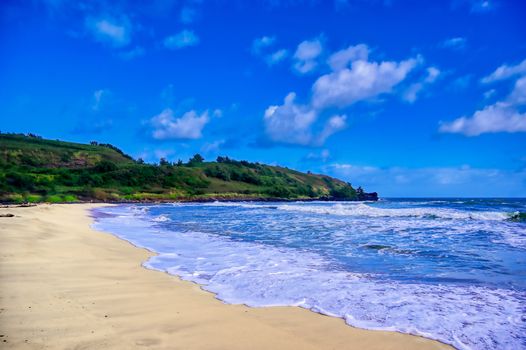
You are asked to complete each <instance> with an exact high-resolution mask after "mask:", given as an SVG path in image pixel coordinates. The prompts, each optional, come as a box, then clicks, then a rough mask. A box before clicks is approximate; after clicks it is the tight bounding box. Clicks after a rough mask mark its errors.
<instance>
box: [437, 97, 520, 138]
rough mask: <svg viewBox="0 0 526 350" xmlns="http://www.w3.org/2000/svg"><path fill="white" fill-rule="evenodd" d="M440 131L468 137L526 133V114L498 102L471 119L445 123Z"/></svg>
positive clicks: (465, 118) (476, 113) (463, 118)
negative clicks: (486, 134)
mask: <svg viewBox="0 0 526 350" xmlns="http://www.w3.org/2000/svg"><path fill="white" fill-rule="evenodd" d="M439 131H440V132H444V133H459V134H464V135H466V136H478V135H480V134H485V133H497V132H509V133H514V132H526V114H525V113H519V112H518V111H517V110H516V109H515V108H513V107H512V106H510V105H508V104H506V103H503V102H497V103H496V104H493V105H490V106H486V107H484V109H482V110H479V111H476V112H475V113H474V114H473V116H471V117H460V118H458V119H455V120H454V121H452V122H450V123H444V124H442V125H441V126H440V128H439Z"/></svg>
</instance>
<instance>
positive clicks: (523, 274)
mask: <svg viewBox="0 0 526 350" xmlns="http://www.w3.org/2000/svg"><path fill="white" fill-rule="evenodd" d="M524 212H526V200H520V199H447V200H446V199H389V200H382V201H379V202H376V203H363V202H338V203H335V202H310V203H300V202H293V203H268V202H260V203H259V202H254V203H217V202H216V203H200V204H197V203H176V204H163V205H122V206H118V207H111V208H101V209H97V210H96V212H95V214H96V215H95V216H96V217H97V220H96V223H95V226H96V228H98V229H101V230H105V231H109V232H112V233H114V234H115V235H117V236H119V237H121V238H123V239H126V240H128V241H130V242H132V243H133V244H135V245H137V246H140V247H145V248H148V249H150V250H152V251H155V252H158V253H159V255H157V256H155V257H152V258H150V259H149V260H148V261H147V262H145V264H144V265H145V266H146V267H148V268H152V269H157V270H162V271H166V272H168V273H171V274H174V275H178V276H181V277H182V278H183V279H186V280H190V281H194V282H197V283H200V284H201V285H203V288H204V289H206V290H209V291H211V292H213V293H215V294H216V295H217V297H218V298H219V299H221V300H223V301H225V302H227V303H243V304H247V305H249V306H254V307H262V306H273V305H297V306H301V307H304V308H308V309H311V310H313V311H316V312H320V313H323V314H327V315H332V316H335V317H342V318H344V319H345V320H346V322H347V323H348V324H350V325H353V326H357V327H361V328H367V329H384V330H395V331H399V332H404V333H411V334H417V335H422V336H426V337H430V338H433V339H437V340H440V341H443V342H445V343H448V344H451V345H453V346H455V347H457V348H459V349H520V348H526V316H525V314H526V222H525V220H524V217H523V216H521V215H520V213H524Z"/></svg>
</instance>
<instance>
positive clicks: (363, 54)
mask: <svg viewBox="0 0 526 350" xmlns="http://www.w3.org/2000/svg"><path fill="white" fill-rule="evenodd" d="M368 57H369V48H368V47H367V45H365V44H358V45H355V46H353V45H351V46H349V47H348V48H346V49H343V50H340V51H337V52H335V53H334V54H332V55H331V56H330V57H329V60H328V61H327V63H328V64H329V66H330V67H331V68H332V70H335V71H337V70H340V69H343V68H347V66H348V64H349V63H350V62H354V61H358V60H361V61H367V59H368Z"/></svg>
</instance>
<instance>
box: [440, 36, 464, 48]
mask: <svg viewBox="0 0 526 350" xmlns="http://www.w3.org/2000/svg"><path fill="white" fill-rule="evenodd" d="M466 41H467V40H466V38H462V37H456V38H450V39H447V40H444V41H443V42H442V44H441V45H440V46H441V47H443V48H447V49H454V50H462V49H464V48H465V47H466Z"/></svg>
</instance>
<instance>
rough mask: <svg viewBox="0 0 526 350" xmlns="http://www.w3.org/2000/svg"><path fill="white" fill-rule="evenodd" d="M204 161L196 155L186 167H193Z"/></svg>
mask: <svg viewBox="0 0 526 350" xmlns="http://www.w3.org/2000/svg"><path fill="white" fill-rule="evenodd" d="M204 160H205V159H204V158H203V157H202V156H201V155H200V154H199V153H196V154H194V156H193V157H192V158H190V160H189V161H188V165H190V166H193V165H196V164H199V163H202V162H203V161H204Z"/></svg>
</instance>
